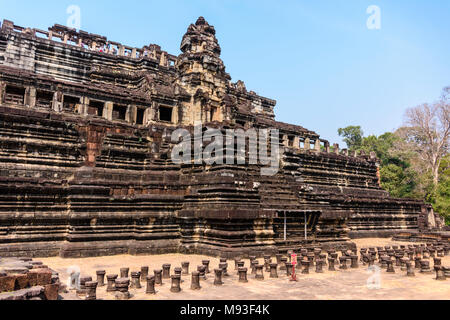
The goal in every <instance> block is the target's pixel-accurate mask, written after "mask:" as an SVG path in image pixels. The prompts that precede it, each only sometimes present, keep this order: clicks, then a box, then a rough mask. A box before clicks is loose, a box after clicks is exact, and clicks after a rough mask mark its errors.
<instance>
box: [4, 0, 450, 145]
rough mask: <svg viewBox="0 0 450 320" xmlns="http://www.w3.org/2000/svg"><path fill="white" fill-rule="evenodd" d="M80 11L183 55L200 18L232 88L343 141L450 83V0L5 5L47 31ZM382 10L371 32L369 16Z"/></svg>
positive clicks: (85, 26) (398, 116)
mask: <svg viewBox="0 0 450 320" xmlns="http://www.w3.org/2000/svg"><path fill="white" fill-rule="evenodd" d="M72 4H75V5H78V6H79V7H80V8H81V29H82V30H85V31H88V32H91V33H96V34H101V35H104V36H107V37H108V39H110V40H114V41H119V42H122V43H124V44H127V45H131V46H136V47H142V46H143V45H147V44H150V43H157V44H159V45H160V46H161V47H162V48H163V49H164V50H166V51H168V52H170V53H171V54H175V55H178V54H179V53H180V51H179V45H180V42H181V38H182V36H183V34H184V33H185V32H186V29H187V27H188V26H189V24H190V23H193V22H195V21H196V19H197V18H198V17H199V16H204V17H205V18H206V20H207V21H208V22H209V23H210V24H212V25H214V26H215V27H216V30H217V37H218V39H219V43H220V45H221V47H222V59H223V60H224V62H225V65H226V66H227V71H228V72H229V73H230V74H231V76H232V78H233V81H237V80H244V81H245V83H246V85H247V88H248V89H249V90H254V91H256V92H257V93H258V94H260V95H263V96H266V97H269V98H272V99H275V100H277V101H278V105H277V108H276V113H277V120H279V121H283V122H289V123H294V124H298V125H301V126H303V127H306V128H308V129H310V130H313V131H316V132H317V133H319V134H320V135H321V136H322V137H323V138H325V139H328V140H330V142H332V143H333V142H341V139H340V137H338V135H337V129H338V128H340V127H345V126H348V125H361V126H362V127H363V129H364V131H365V133H366V135H369V134H377V135H379V134H382V133H384V132H386V131H390V130H393V129H395V128H397V127H399V126H400V125H401V124H402V121H403V114H404V111H405V110H406V109H407V108H409V107H413V106H416V105H418V104H421V103H424V102H433V101H435V100H436V99H437V98H438V97H439V95H440V93H441V89H442V88H443V87H444V86H448V85H450V55H449V53H450V41H449V38H450V37H449V35H450V1H448V0H433V1H425V0H420V1H419V0H386V1H384V0H369V1H366V0H353V1H351V0H317V1H311V0H297V1H288V0H284V1H250V0H248V1H245V0H244V1H243V0H241V1H237V0H222V1H219V0H189V1H187V0H186V1H161V0H160V1H138V0H128V1H103V0H90V1H84V0H83V1H76V0H70V1H64V0H63V1H45V0H42V1H35V0H30V1H28V0H21V1H10V0H8V1H6V0H0V18H1V19H5V18H6V19H9V20H12V21H14V22H15V23H16V24H17V25H21V26H24V27H26V26H28V27H35V28H41V29H46V28H47V27H49V26H51V25H53V24H54V23H59V24H64V25H66V24H67V19H68V16H69V15H68V14H67V13H66V9H67V7H68V6H69V5H72ZM370 5H377V6H379V7H380V9H381V29H380V30H369V29H368V28H367V26H366V21H367V19H368V18H369V14H367V13H366V9H367V8H368V7H369V6H370Z"/></svg>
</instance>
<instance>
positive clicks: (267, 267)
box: [264, 257, 272, 272]
mask: <svg viewBox="0 0 450 320" xmlns="http://www.w3.org/2000/svg"><path fill="white" fill-rule="evenodd" d="M271 263H272V259H271V258H270V257H268V258H267V257H265V258H264V268H265V271H266V272H270V264H271Z"/></svg>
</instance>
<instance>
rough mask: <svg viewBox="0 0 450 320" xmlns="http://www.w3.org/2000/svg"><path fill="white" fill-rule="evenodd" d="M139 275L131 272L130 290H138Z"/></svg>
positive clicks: (139, 283)
mask: <svg viewBox="0 0 450 320" xmlns="http://www.w3.org/2000/svg"><path fill="white" fill-rule="evenodd" d="M140 280H141V273H140V272H132V273H131V288H132V289H140V288H142V286H141V281H140Z"/></svg>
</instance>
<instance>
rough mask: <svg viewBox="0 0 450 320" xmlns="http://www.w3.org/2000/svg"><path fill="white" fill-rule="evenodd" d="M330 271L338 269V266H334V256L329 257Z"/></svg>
mask: <svg viewBox="0 0 450 320" xmlns="http://www.w3.org/2000/svg"><path fill="white" fill-rule="evenodd" d="M328 271H336V268H335V266H334V258H332V257H329V258H328Z"/></svg>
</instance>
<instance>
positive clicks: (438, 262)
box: [433, 258, 442, 267]
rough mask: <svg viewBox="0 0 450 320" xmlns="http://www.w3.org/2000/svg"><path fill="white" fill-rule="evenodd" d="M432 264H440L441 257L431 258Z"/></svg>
mask: <svg viewBox="0 0 450 320" xmlns="http://www.w3.org/2000/svg"><path fill="white" fill-rule="evenodd" d="M433 262H434V266H435V267H436V266H442V260H441V258H433Z"/></svg>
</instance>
